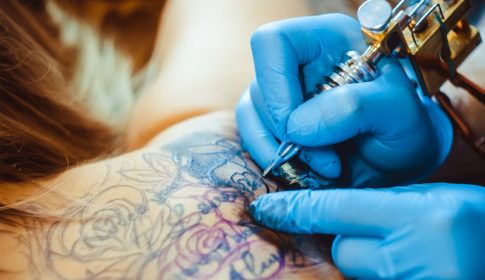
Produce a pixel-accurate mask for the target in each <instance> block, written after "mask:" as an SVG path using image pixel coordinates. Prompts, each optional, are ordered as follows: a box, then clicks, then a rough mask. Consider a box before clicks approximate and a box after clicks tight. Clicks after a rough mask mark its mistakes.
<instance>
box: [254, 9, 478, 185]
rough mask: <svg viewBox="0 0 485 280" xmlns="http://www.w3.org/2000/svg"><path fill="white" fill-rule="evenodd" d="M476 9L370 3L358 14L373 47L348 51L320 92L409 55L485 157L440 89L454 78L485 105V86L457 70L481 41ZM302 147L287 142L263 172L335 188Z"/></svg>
mask: <svg viewBox="0 0 485 280" xmlns="http://www.w3.org/2000/svg"><path fill="white" fill-rule="evenodd" d="M409 2H410V3H409ZM470 8H471V4H470V1H469V0H420V1H409V0H407V1H406V0H402V1H400V2H399V3H397V5H396V6H395V7H394V8H391V5H390V4H389V3H388V2H387V1H385V0H368V1H366V2H364V3H363V4H362V5H361V6H360V7H359V10H358V12H357V17H358V20H359V22H360V24H361V26H362V33H363V34H364V37H365V39H366V41H367V43H368V44H369V47H368V48H367V49H366V50H365V52H364V53H362V54H359V53H357V52H355V51H350V52H348V53H346V55H345V58H344V60H343V62H342V63H340V64H339V65H336V66H335V72H334V73H333V74H332V75H330V76H329V77H325V78H324V79H323V80H324V84H323V85H321V86H319V91H318V92H317V93H315V94H314V96H315V95H318V94H322V93H324V92H325V91H326V90H328V89H331V88H333V87H337V86H341V85H346V84H351V83H358V82H366V81H370V80H373V79H375V78H376V77H377V76H378V69H377V68H376V64H377V63H378V62H379V60H380V59H381V58H382V57H383V56H390V55H394V56H397V57H400V58H407V59H404V61H406V63H407V64H408V66H409V67H408V68H411V69H412V70H413V71H414V74H415V77H416V81H415V85H416V87H417V90H418V91H421V92H422V94H424V95H427V96H434V97H435V99H436V100H437V102H438V103H439V104H440V105H441V107H442V108H443V109H444V110H445V112H446V113H447V114H448V116H449V117H450V119H451V120H452V122H453V123H454V125H455V129H456V130H458V133H459V134H461V135H462V136H464V138H466V139H467V140H468V141H469V142H470V143H471V144H472V145H473V147H474V148H476V149H477V150H478V151H479V152H480V153H482V154H483V155H485V139H484V138H483V137H481V138H480V137H477V136H476V135H474V134H473V133H472V132H471V130H470V129H469V127H468V126H467V125H466V123H465V122H464V121H463V120H462V119H461V118H460V116H459V115H458V114H457V113H456V112H455V111H454V110H453V108H452V107H451V106H450V102H449V100H448V98H447V96H446V95H445V94H444V93H442V92H441V91H440V87H441V85H442V84H443V83H444V82H445V81H446V80H450V81H451V82H452V83H453V84H454V85H456V86H459V87H462V88H464V89H466V90H467V91H468V92H469V93H470V94H472V95H473V96H474V97H475V98H477V99H478V100H479V101H481V102H482V103H485V93H484V91H483V89H481V88H479V87H478V86H477V85H476V84H474V83H472V82H471V81H469V80H468V79H466V78H465V77H463V76H462V75H460V74H459V73H458V72H457V71H456V68H457V67H458V66H459V65H460V64H461V62H463V60H464V59H465V58H466V57H467V56H468V55H469V54H470V53H471V52H472V51H473V50H474V49H475V47H476V46H477V45H478V44H479V42H480V34H479V33H478V30H477V29H476V28H475V27H474V26H471V25H470V24H469V23H468V20H467V17H466V14H467V12H468V11H469V10H470ZM310 98H311V97H310ZM300 149H301V146H299V145H296V144H293V143H288V142H282V143H281V145H280V147H279V149H278V151H277V153H276V155H275V157H274V158H273V160H272V162H271V164H270V165H269V166H268V168H267V169H266V170H265V171H264V172H263V176H267V175H268V174H269V175H271V176H272V177H273V178H274V179H275V180H276V181H279V182H281V183H284V184H285V185H289V186H290V187H291V188H296V189H298V188H329V187H334V186H335V181H334V180H329V179H327V178H323V177H321V176H319V175H317V174H316V173H314V172H312V171H311V170H310V168H309V167H308V166H307V165H306V164H305V163H303V162H302V161H301V160H300V159H299V158H298V157H294V155H296V154H297V153H298V152H299V151H300Z"/></svg>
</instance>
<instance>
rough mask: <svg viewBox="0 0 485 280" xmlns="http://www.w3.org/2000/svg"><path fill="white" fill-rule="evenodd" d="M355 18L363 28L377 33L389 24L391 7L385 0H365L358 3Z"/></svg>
mask: <svg viewBox="0 0 485 280" xmlns="http://www.w3.org/2000/svg"><path fill="white" fill-rule="evenodd" d="M357 18H358V20H359V23H360V25H361V26H362V27H363V28H365V29H367V30H369V31H371V32H373V33H377V34H378V33H381V32H383V31H384V30H386V28H387V26H388V25H389V22H390V21H391V18H392V8H391V5H390V4H389V3H388V2H387V1H385V0H367V1H365V2H364V3H362V5H360V7H359V10H358V11H357Z"/></svg>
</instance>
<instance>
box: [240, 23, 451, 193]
mask: <svg viewBox="0 0 485 280" xmlns="http://www.w3.org/2000/svg"><path fill="white" fill-rule="evenodd" d="M251 46H252V51H253V57H254V64H255V69H256V79H255V80H254V81H253V82H252V84H251V86H250V87H249V91H247V92H246V93H245V94H244V95H243V97H242V98H241V100H240V102H239V104H238V106H237V108H236V120H237V123H238V126H239V130H240V134H241V137H242V140H243V145H244V146H245V148H246V149H247V150H248V151H249V153H250V154H251V156H252V157H253V158H254V159H255V160H256V162H257V163H258V164H259V165H260V167H262V168H263V169H264V168H266V167H267V166H268V165H269V163H270V161H271V159H272V157H273V155H274V153H275V152H276V150H277V148H278V142H277V141H276V139H279V140H280V141H281V140H289V141H290V142H292V143H296V144H300V145H302V146H306V147H307V148H306V149H304V150H303V151H302V152H301V153H300V157H301V159H302V160H303V161H305V162H306V163H307V164H309V165H310V167H311V168H312V169H313V170H314V171H316V172H317V173H319V174H321V175H323V176H326V177H329V178H335V177H338V176H339V175H340V174H341V162H344V164H342V166H344V167H346V169H345V171H346V172H347V173H346V174H344V176H341V178H345V179H347V180H346V181H344V182H342V183H341V185H347V186H389V185H396V184H408V183H411V182H416V181H418V180H420V179H422V178H424V177H426V176H427V175H429V174H430V173H431V172H432V171H434V170H435V169H436V168H437V167H438V166H439V165H440V164H441V163H442V162H443V160H444V159H445V158H446V156H447V154H448V152H449V149H450V147H451V142H452V129H451V124H450V122H449V120H448V119H447V117H446V116H445V114H444V113H443V112H442V111H441V110H440V109H439V107H438V106H437V105H436V104H435V103H434V102H432V101H431V100H430V99H427V98H423V99H422V100H421V99H420V98H419V96H418V95H417V94H416V91H415V89H414V87H413V86H412V83H411V82H410V80H409V79H408V78H407V76H406V75H405V73H404V71H403V69H402V68H401V66H400V64H399V63H398V62H397V61H396V60H395V59H390V58H383V59H382V60H381V62H380V63H379V65H378V66H379V71H380V76H379V77H378V78H377V79H376V80H374V81H371V82H366V83H359V84H351V85H346V86H341V87H337V88H334V89H332V90H329V91H327V92H325V93H323V94H321V95H319V96H317V97H315V98H313V99H310V100H308V101H307V102H305V103H303V101H304V96H305V95H307V94H311V93H312V92H314V91H316V87H317V84H319V83H321V82H322V81H323V77H324V76H328V75H330V74H331V73H333V66H334V65H336V64H338V63H339V62H341V60H342V58H343V55H344V53H345V52H347V51H349V50H358V51H363V50H364V48H365V47H366V44H365V42H364V39H363V37H362V34H361V31H360V25H359V24H358V22H356V21H355V20H354V19H352V18H350V17H347V16H344V15H340V14H328V15H321V16H311V17H304V18H296V19H289V20H283V21H279V22H274V23H270V24H267V25H263V26H262V27H260V28H259V29H258V30H257V31H256V32H254V34H253V37H252V39H251ZM349 139H351V141H347V140H349ZM342 142H345V144H343V145H338V146H337V151H336V150H335V149H334V148H333V147H332V145H334V144H337V143H342Z"/></svg>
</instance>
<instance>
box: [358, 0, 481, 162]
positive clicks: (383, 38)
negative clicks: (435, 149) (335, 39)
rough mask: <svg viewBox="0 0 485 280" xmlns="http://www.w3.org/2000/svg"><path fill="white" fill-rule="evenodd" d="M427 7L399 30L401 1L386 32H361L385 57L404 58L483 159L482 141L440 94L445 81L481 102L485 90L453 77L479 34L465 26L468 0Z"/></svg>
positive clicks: (439, 1)
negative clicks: (394, 55) (397, 18)
mask: <svg viewBox="0 0 485 280" xmlns="http://www.w3.org/2000/svg"><path fill="white" fill-rule="evenodd" d="M430 2H431V3H430V5H429V8H428V9H427V10H426V11H425V12H424V14H423V15H422V16H421V17H420V18H418V19H411V20H410V21H409V23H408V24H407V26H404V27H403V26H400V25H399V22H398V21H397V20H396V19H395V18H396V16H397V17H399V16H398V15H397V13H398V10H399V8H400V7H399V6H400V5H402V4H403V3H404V1H401V2H400V3H399V4H398V6H396V7H395V8H394V10H393V18H392V19H391V20H390V22H389V25H388V26H387V29H386V30H385V31H383V32H380V33H374V32H372V31H370V30H367V29H365V28H362V33H363V34H364V37H365V39H366V41H367V43H368V44H369V45H371V46H373V48H375V49H376V50H378V51H380V52H381V53H383V54H385V55H389V54H391V52H393V51H394V50H397V51H398V52H399V54H400V55H401V56H407V57H408V58H409V61H410V63H411V65H412V67H413V70H414V72H415V74H416V78H417V80H418V81H417V82H418V83H419V85H420V87H421V89H422V91H423V94H425V95H428V96H434V98H435V99H436V100H437V102H438V103H439V104H440V105H441V107H442V108H443V109H444V111H445V112H446V113H447V115H448V116H449V118H450V119H451V120H452V122H453V124H454V127H455V130H456V132H457V133H458V134H460V135H462V136H463V137H464V138H465V139H466V140H467V141H468V142H469V143H470V144H471V145H472V146H473V147H474V148H475V149H476V150H477V151H478V152H479V153H480V154H481V155H484V156H485V137H479V136H477V135H475V134H474V133H473V131H472V130H471V129H470V127H469V126H468V125H467V124H466V122H465V121H464V120H463V119H462V118H461V117H460V115H459V114H458V113H457V112H456V111H455V110H454V109H453V107H452V106H451V103H450V102H449V99H448V97H447V96H446V95H445V94H444V93H443V92H441V91H440V88H441V86H442V85H443V83H444V82H446V80H450V81H451V82H452V83H453V84H454V85H456V86H458V87H462V88H464V89H466V90H467V91H468V92H469V93H470V94H472V95H473V96H474V97H475V98H477V99H478V100H479V101H480V102H481V103H483V104H485V90H483V89H482V88H480V87H479V86H478V85H476V84H475V83H473V82H471V81H470V80H468V79H466V78H465V77H464V76H462V75H461V74H459V73H458V72H457V70H456V68H457V67H458V66H459V65H460V64H461V63H462V62H463V61H464V60H465V58H466V57H467V56H468V55H469V54H470V53H471V52H472V51H473V50H474V49H475V48H476V46H477V45H478V44H479V43H480V41H481V38H480V33H479V32H478V30H477V28H476V27H474V26H472V25H470V24H469V22H468V19H467V16H466V14H467V12H468V11H469V10H470V9H471V3H470V1H469V0H448V1H447V0H432V1H430Z"/></svg>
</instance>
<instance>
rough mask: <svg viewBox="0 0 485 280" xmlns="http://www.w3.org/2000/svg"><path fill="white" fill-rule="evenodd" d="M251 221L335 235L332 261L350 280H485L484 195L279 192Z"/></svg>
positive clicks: (435, 189) (428, 187)
mask: <svg viewBox="0 0 485 280" xmlns="http://www.w3.org/2000/svg"><path fill="white" fill-rule="evenodd" d="M250 213H251V215H252V216H253V217H254V219H255V220H256V222H258V223H261V224H262V225H265V226H267V227H270V228H273V229H276V230H280V231H287V232H293V233H324V234H338V236H337V238H336V239H335V241H334V242H333V245H332V256H333V259H334V262H335V264H336V265H337V267H338V268H339V269H340V271H341V272H342V273H343V274H344V275H345V276H347V277H350V278H358V279H377V278H387V279H423V278H425V279H485V188H484V187H480V186H472V185H459V184H447V183H434V184H423V185H410V186H407V187H395V188H389V189H386V188H382V189H335V190H315V191H311V190H304V191H288V192H278V193H272V194H266V195H263V196H261V197H260V198H258V199H257V200H255V201H254V202H253V203H252V204H251V206H250Z"/></svg>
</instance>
